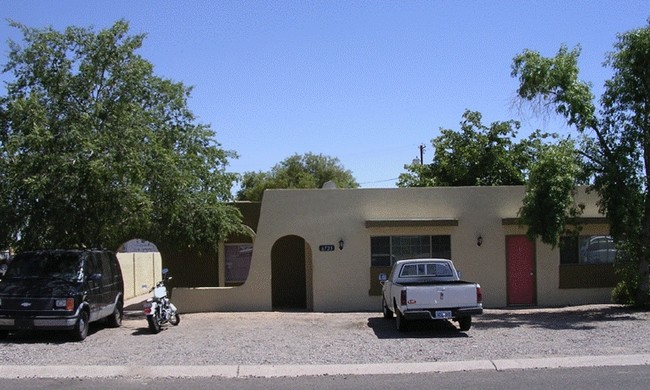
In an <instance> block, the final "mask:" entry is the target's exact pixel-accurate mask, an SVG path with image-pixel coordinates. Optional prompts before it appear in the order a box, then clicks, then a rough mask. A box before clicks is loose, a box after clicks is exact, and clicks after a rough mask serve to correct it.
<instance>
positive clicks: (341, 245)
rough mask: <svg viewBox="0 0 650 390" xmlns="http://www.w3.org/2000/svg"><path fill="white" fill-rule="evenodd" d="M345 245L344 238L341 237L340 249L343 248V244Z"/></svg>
mask: <svg viewBox="0 0 650 390" xmlns="http://www.w3.org/2000/svg"><path fill="white" fill-rule="evenodd" d="M344 245H345V241H343V239H342V238H341V239H340V240H339V249H340V250H343V246H344Z"/></svg>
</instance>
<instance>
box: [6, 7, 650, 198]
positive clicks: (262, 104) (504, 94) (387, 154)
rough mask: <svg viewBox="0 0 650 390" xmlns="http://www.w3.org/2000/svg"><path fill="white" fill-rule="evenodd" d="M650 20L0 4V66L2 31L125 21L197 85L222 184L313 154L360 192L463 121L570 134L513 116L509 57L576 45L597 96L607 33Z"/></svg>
mask: <svg viewBox="0 0 650 390" xmlns="http://www.w3.org/2000/svg"><path fill="white" fill-rule="evenodd" d="M648 17H650V1H648V0H644V1H632V0H620V1H598V0H590V1H583V0H577V1H575V0H574V1H527V0H521V1H451V0H449V1H438V0H431V1H342V0H320V1H253V0H251V1H227V0H214V1H180V0H177V1H167V0H157V1H130V0H129V1H125V0H110V1H109V0H106V1H88V0H83V1H80V0H66V1H64V0H58V1H55V0H0V18H1V19H2V20H0V45H1V47H2V49H1V50H0V64H2V65H4V64H5V63H6V60H7V53H8V45H7V44H6V42H7V39H13V40H17V41H19V40H20V38H21V36H20V34H19V33H18V31H17V30H16V29H13V28H10V27H9V26H8V23H7V22H6V19H12V20H15V21H17V22H20V23H23V24H25V25H27V26H30V27H47V26H52V27H54V28H56V29H59V30H62V29H63V28H65V27H66V26H69V25H75V26H84V27H94V28H96V29H103V28H107V27H110V26H111V25H112V24H113V23H114V22H115V21H116V20H118V19H125V20H127V21H129V22H130V26H131V32H132V34H139V33H145V34H147V38H146V39H145V41H144V45H143V47H142V49H141V50H140V51H139V54H141V55H142V56H143V57H144V58H146V59H147V60H149V61H150V62H151V63H153V64H154V71H155V73H156V74H157V75H158V76H161V77H165V78H169V79H172V80H174V81H180V82H183V83H184V84H186V85H188V86H193V88H194V89H193V93H192V97H191V99H190V101H189V105H190V109H191V110H192V111H193V112H194V113H195V115H196V116H197V117H198V121H199V122H201V123H206V124H210V125H211V126H212V128H213V129H214V130H215V131H216V134H217V135H216V139H217V141H218V142H219V143H221V145H222V146H223V147H224V148H225V149H229V150H233V151H236V152H237V153H238V154H239V158H238V159H236V160H232V161H231V163H230V170H231V171H233V172H239V173H243V172H246V171H260V170H261V171H268V170H270V168H271V167H272V166H273V165H275V164H277V163H278V162H280V161H282V160H284V159H285V158H287V157H289V156H291V155H293V154H295V153H299V154H304V153H307V152H313V153H322V154H325V155H328V156H331V157H337V158H339V160H340V161H341V164H342V165H343V166H344V167H345V168H346V169H349V170H351V171H352V173H353V174H354V177H355V178H356V179H357V181H358V182H359V183H360V184H361V187H365V188H370V187H394V186H395V181H396V178H397V177H398V176H399V174H400V173H402V172H404V164H408V163H410V162H411V161H412V160H413V159H414V158H416V157H419V150H418V147H419V145H420V144H425V145H426V146H427V150H426V151H425V155H424V158H425V162H427V161H429V162H430V161H431V159H432V157H433V154H432V150H431V142H430V141H431V139H432V138H434V137H436V136H438V135H439V134H440V131H439V129H440V128H450V129H456V130H457V129H459V127H460V126H459V122H460V120H461V115H462V114H463V112H464V111H465V110H466V109H471V110H476V111H480V112H481V113H483V122H484V124H489V123H491V122H494V121H505V120H510V119H516V120H521V121H522V123H523V127H522V129H521V131H520V135H521V136H526V135H527V134H529V133H530V132H531V131H533V130H534V129H536V128H543V129H544V130H547V131H556V132H563V133H564V132H568V131H572V130H571V129H567V128H565V127H563V126H562V125H561V122H560V121H556V120H553V119H546V120H538V119H536V118H535V117H533V116H532V115H531V114H530V113H529V112H521V110H518V109H517V108H515V106H513V100H514V96H515V91H516V88H517V80H515V79H513V78H512V77H511V76H510V70H511V69H510V65H511V62H512V58H513V57H514V56H515V55H516V54H518V53H520V52H521V51H523V50H524V49H526V48H529V49H534V50H538V51H540V52H541V53H542V54H543V55H546V56H552V55H554V54H555V53H556V52H557V50H558V48H559V47H560V45H562V44H566V45H568V46H569V47H574V46H575V45H578V44H579V45H581V47H582V55H581V58H580V69H581V78H582V79H583V80H585V81H589V82H591V83H593V86H594V91H595V93H596V96H600V94H601V92H602V85H603V82H604V81H605V80H606V79H608V78H609V77H610V75H611V71H610V70H609V69H607V68H604V67H603V66H602V63H603V61H604V59H605V55H606V53H607V52H608V51H611V50H612V49H613V44H614V42H615V41H616V34H618V33H622V32H626V31H629V30H631V29H634V28H639V27H643V26H645V25H646V23H647V19H648ZM1 79H2V80H5V81H6V80H7V75H4V76H2V78H1ZM2 93H3V94H4V93H5V92H4V90H3V91H2Z"/></svg>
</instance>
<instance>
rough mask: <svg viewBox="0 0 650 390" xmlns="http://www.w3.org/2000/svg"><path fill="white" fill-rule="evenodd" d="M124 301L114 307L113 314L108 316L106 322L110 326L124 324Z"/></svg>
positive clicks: (115, 326) (117, 326)
mask: <svg viewBox="0 0 650 390" xmlns="http://www.w3.org/2000/svg"><path fill="white" fill-rule="evenodd" d="M122 306H123V305H122V302H121V301H120V302H118V303H117V304H116V305H115V308H114V309H113V314H111V315H110V316H108V317H107V318H106V322H107V323H108V326H109V327H110V328H119V327H120V326H121V325H122V318H123V317H124V309H123V308H122Z"/></svg>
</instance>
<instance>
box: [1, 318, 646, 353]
mask: <svg viewBox="0 0 650 390" xmlns="http://www.w3.org/2000/svg"><path fill="white" fill-rule="evenodd" d="M649 320H650V312H646V311H634V310H630V309H627V308H624V307H620V306H616V305H589V306H574V307H567V308H561V309H526V310H523V309H522V310H485V313H484V314H483V315H482V316H476V317H474V324H473V325H472V329H471V330H470V331H468V332H460V331H458V330H456V328H455V323H453V325H452V323H435V324H434V323H431V322H422V323H414V324H412V325H413V326H412V328H411V330H410V331H409V332H407V333H401V332H398V331H396V330H395V324H394V321H392V320H385V319H383V317H382V315H381V313H380V312H369V313H285V312H254V313H198V314H184V315H181V323H180V325H179V326H177V327H167V328H165V329H164V330H163V331H162V332H161V333H159V334H157V335H153V334H150V333H149V331H148V329H147V322H146V319H145V318H144V317H143V316H142V315H141V314H140V312H139V311H134V312H128V313H127V315H126V316H125V319H124V321H123V324H122V327H121V328H117V329H111V328H105V327H104V326H103V325H96V324H93V325H92V326H91V332H90V335H89V336H88V338H87V339H86V340H85V341H83V342H81V343H77V342H70V341H68V340H67V339H66V338H65V337H64V336H61V335H60V334H56V333H52V332H39V333H25V334H23V333H18V334H15V335H10V336H9V338H7V339H6V340H3V341H0V348H1V349H2V355H1V356H2V363H0V365H80V364H82V365H152V364H157V365H222V364H223V365H247V364H255V365H257V364H356V363H390V362H435V361H458V360H480V359H503V358H526V357H531V358H532V357H555V356H584V355H628V354H641V353H648V352H650V337H648V335H650V321H649Z"/></svg>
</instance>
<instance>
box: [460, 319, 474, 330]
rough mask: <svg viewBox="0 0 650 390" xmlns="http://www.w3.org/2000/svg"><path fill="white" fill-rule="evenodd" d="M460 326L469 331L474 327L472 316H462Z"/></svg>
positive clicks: (461, 328)
mask: <svg viewBox="0 0 650 390" xmlns="http://www.w3.org/2000/svg"><path fill="white" fill-rule="evenodd" d="M458 327H459V328H460V330H461V331H463V332H467V331H468V330H469V328H471V327H472V317H470V316H467V317H462V318H459V319H458Z"/></svg>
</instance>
